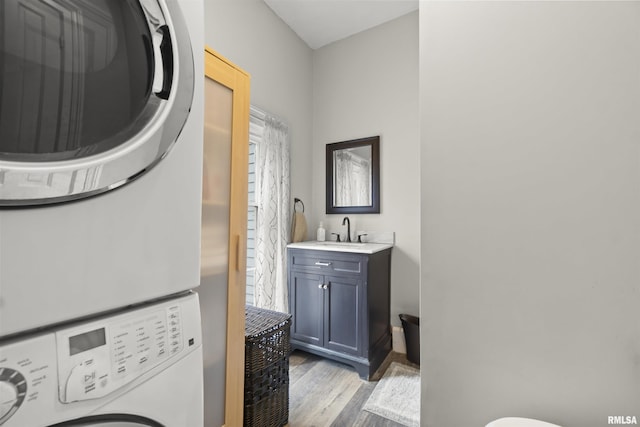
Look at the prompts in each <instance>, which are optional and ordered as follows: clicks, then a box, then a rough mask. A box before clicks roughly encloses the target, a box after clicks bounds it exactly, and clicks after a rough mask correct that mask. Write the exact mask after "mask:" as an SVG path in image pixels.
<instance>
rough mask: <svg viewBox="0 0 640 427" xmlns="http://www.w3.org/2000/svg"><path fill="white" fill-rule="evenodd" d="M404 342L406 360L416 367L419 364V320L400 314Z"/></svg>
mask: <svg viewBox="0 0 640 427" xmlns="http://www.w3.org/2000/svg"><path fill="white" fill-rule="evenodd" d="M400 321H401V322H402V329H403V330H404V341H405V343H406V345H407V359H408V360H409V362H411V363H415V364H416V365H419V364H420V318H419V317H416V316H412V315H410V314H400Z"/></svg>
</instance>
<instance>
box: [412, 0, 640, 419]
mask: <svg viewBox="0 0 640 427" xmlns="http://www.w3.org/2000/svg"><path fill="white" fill-rule="evenodd" d="M420 28H421V37H420V53H421V54H420V85H421V92H420V101H421V124H422V128H421V140H422V152H421V158H422V164H423V169H422V177H421V193H422V197H421V199H422V212H423V214H422V242H421V247H422V254H421V259H422V263H421V266H422V269H421V279H422V285H421V311H422V331H421V334H422V342H423V353H422V375H423V376H422V420H423V422H422V425H424V426H428V427H467V426H468V427H471V426H483V425H485V424H486V423H487V422H488V421H490V420H491V419H495V418H498V417H501V416H509V415H511V416H513V415H519V416H525V417H534V418H540V419H544V420H547V421H549V422H553V423H557V424H560V425H562V426H569V427H571V426H576V427H590V426H592V427H596V426H598V427H600V426H605V425H607V416H609V415H627V416H636V417H639V418H640V311H639V307H640V262H639V259H640V54H639V52H640V30H638V29H639V28H640V3H639V2H423V3H421V11H420Z"/></svg>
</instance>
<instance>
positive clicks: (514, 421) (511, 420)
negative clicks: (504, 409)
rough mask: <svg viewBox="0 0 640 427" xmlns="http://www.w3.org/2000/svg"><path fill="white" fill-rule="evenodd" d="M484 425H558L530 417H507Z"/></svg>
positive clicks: (535, 426) (556, 426)
mask: <svg viewBox="0 0 640 427" xmlns="http://www.w3.org/2000/svg"><path fill="white" fill-rule="evenodd" d="M486 427H560V426H559V425H557V424H551V423H546V422H544V421H538V420H532V419H531V418H518V417H507V418H500V419H498V420H495V421H491V422H490V423H489V424H487V425H486Z"/></svg>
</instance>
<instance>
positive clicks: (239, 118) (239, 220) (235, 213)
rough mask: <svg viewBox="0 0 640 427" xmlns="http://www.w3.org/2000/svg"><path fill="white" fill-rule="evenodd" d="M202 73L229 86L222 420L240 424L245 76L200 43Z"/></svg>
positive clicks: (247, 80)
mask: <svg viewBox="0 0 640 427" xmlns="http://www.w3.org/2000/svg"><path fill="white" fill-rule="evenodd" d="M205 77H207V78H210V79H212V80H214V81H216V82H218V83H220V84H222V85H223V86H226V87H228V88H229V89H231V90H232V92H233V114H232V131H231V132H232V136H231V196H230V198H231V201H230V202H231V203H230V207H229V266H228V274H229V276H228V284H227V342H226V344H227V352H226V385H225V416H224V420H225V426H240V425H242V424H243V409H244V322H245V320H244V319H245V311H244V310H245V303H246V302H245V295H246V271H247V265H246V263H247V261H246V260H247V247H246V241H247V202H248V200H247V194H248V186H249V184H248V179H249V178H248V176H249V175H248V168H249V107H250V98H249V89H250V76H249V74H248V73H246V72H245V71H243V70H242V69H240V68H239V67H238V66H236V65H235V64H233V63H232V62H230V61H229V60H227V59H226V58H224V57H223V56H222V55H220V54H219V53H217V52H216V51H215V50H213V49H211V48H210V47H208V46H205ZM205 405H206V402H205Z"/></svg>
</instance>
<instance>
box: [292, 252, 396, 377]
mask: <svg viewBox="0 0 640 427" xmlns="http://www.w3.org/2000/svg"><path fill="white" fill-rule="evenodd" d="M391 249H392V245H390V244H381V243H339V242H301V243H293V244H290V245H289V246H288V249H287V252H288V265H289V271H288V283H289V308H290V312H291V314H292V316H293V317H292V324H291V346H292V349H301V350H304V351H308V352H310V353H314V354H317V355H320V356H324V357H327V358H330V359H334V360H337V361H340V362H342V363H346V364H349V365H352V366H353V367H355V369H356V370H357V372H358V374H359V375H360V377H362V378H363V379H367V380H368V379H369V378H370V377H371V375H373V373H374V372H375V371H376V369H377V368H378V367H379V366H380V364H381V363H382V361H383V360H384V358H385V357H386V356H387V354H388V353H389V352H390V351H391V322H390V318H389V317H390V308H389V304H390V278H391Z"/></svg>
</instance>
